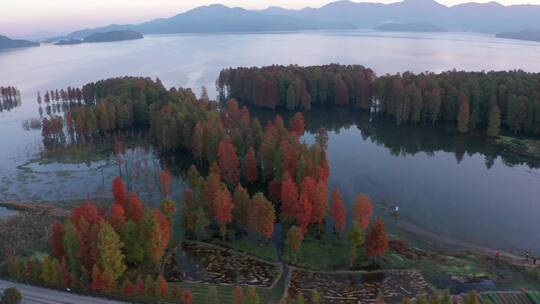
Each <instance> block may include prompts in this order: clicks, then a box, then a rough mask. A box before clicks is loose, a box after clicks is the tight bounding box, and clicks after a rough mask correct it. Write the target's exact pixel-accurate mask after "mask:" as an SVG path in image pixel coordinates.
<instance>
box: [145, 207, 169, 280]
mask: <svg viewBox="0 0 540 304" xmlns="http://www.w3.org/2000/svg"><path fill="white" fill-rule="evenodd" d="M151 217H152V221H151V223H152V226H151V229H150V231H149V235H148V242H149V253H150V257H151V259H152V261H153V262H154V265H155V266H156V269H158V270H159V272H160V273H161V271H162V269H161V260H162V258H163V255H164V254H165V250H166V249H167V246H168V245H169V241H170V240H171V223H170V222H169V221H168V220H167V219H166V218H165V216H163V214H162V213H161V212H159V211H158V210H155V211H154V212H153V213H152V215H151Z"/></svg>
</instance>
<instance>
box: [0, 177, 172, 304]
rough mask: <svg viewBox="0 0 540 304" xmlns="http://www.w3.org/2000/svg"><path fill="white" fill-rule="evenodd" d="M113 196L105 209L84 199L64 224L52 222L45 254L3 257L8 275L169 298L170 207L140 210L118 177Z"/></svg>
mask: <svg viewBox="0 0 540 304" xmlns="http://www.w3.org/2000/svg"><path fill="white" fill-rule="evenodd" d="M113 194H114V201H113V204H112V205H111V206H110V208H109V209H99V208H97V207H96V206H95V205H94V204H93V203H92V202H90V201H88V202H86V203H84V204H82V205H79V206H77V207H75V208H74V209H73V210H72V211H71V215H70V216H69V217H68V218H67V219H65V221H64V222H59V221H56V222H55V223H54V224H53V226H52V232H51V238H50V243H51V249H52V251H51V254H50V255H48V256H46V257H45V258H43V259H38V258H35V257H30V258H21V257H16V256H10V257H8V271H9V274H10V276H12V277H14V278H17V279H19V280H20V281H24V282H31V283H34V284H41V285H46V286H51V287H60V288H71V289H75V290H80V291H85V292H95V293H106V294H122V295H123V296H124V297H136V298H139V299H156V298H158V299H169V298H170V296H171V295H170V293H169V286H168V284H167V282H166V281H165V279H164V277H163V275H162V273H163V265H164V262H163V261H164V256H165V255H166V252H167V250H168V248H169V244H170V241H171V220H172V217H173V216H174V212H175V209H171V208H163V210H159V209H155V210H152V209H150V208H146V207H144V205H143V203H142V202H141V201H140V199H139V197H138V196H137V194H135V193H128V192H126V190H125V187H124V184H123V182H122V180H121V179H119V178H116V179H115V180H114V181H113ZM162 205H163V206H165V204H162Z"/></svg>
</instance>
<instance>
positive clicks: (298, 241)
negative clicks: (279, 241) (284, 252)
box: [287, 226, 304, 260]
mask: <svg viewBox="0 0 540 304" xmlns="http://www.w3.org/2000/svg"><path fill="white" fill-rule="evenodd" d="M303 241H304V233H303V232H302V228H300V227H298V226H292V227H291V228H290V229H289V231H288V232H287V245H288V246H289V248H290V249H291V253H292V254H293V255H294V256H295V260H296V255H297V254H298V252H299V251H300V246H302V242H303Z"/></svg>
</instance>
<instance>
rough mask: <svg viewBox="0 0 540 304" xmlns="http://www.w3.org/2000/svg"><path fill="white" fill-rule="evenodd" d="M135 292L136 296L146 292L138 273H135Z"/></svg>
mask: <svg viewBox="0 0 540 304" xmlns="http://www.w3.org/2000/svg"><path fill="white" fill-rule="evenodd" d="M135 292H136V293H137V296H139V297H142V296H144V294H145V292H146V286H145V285H144V281H143V279H142V276H141V275H140V274H138V275H137V281H136V282H135Z"/></svg>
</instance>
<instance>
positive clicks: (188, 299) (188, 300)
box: [182, 290, 193, 304]
mask: <svg viewBox="0 0 540 304" xmlns="http://www.w3.org/2000/svg"><path fill="white" fill-rule="evenodd" d="M182 299H183V301H184V304H192V303H193V294H192V293H191V291H190V290H185V291H184V295H183V296H182Z"/></svg>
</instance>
